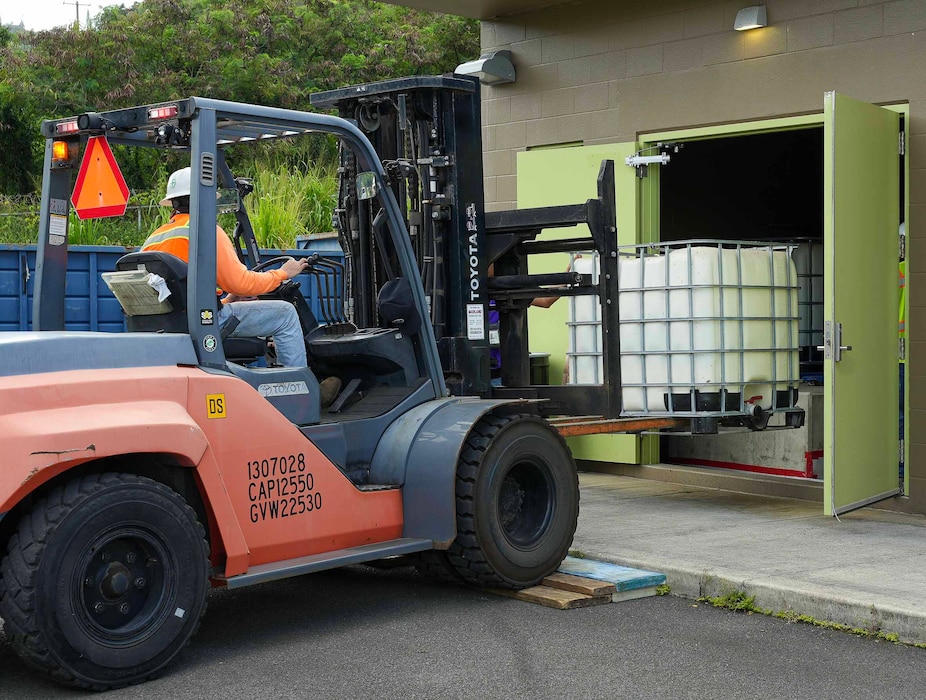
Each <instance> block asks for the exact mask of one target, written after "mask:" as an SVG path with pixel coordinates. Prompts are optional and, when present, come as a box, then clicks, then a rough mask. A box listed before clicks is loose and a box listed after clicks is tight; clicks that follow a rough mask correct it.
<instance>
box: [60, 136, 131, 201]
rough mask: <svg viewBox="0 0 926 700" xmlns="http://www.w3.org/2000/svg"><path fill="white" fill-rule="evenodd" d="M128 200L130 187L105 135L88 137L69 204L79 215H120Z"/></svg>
mask: <svg viewBox="0 0 926 700" xmlns="http://www.w3.org/2000/svg"><path fill="white" fill-rule="evenodd" d="M128 201H129V188H128V186H127V185H126V184H125V178H123V177H122V171H121V170H119V164H118V163H116V159H115V157H114V156H113V152H112V149H110V147H109V142H108V141H107V140H106V137H105V136H91V137H90V138H89V139H87V147H86V148H85V149H84V159H83V160H82V161H81V163H80V171H79V172H78V173H77V183H76V184H75V185H74V192H73V193H72V194H71V204H73V205H74V211H75V212H77V218H79V219H101V218H103V217H105V216H122V215H123V214H125V205H126V203H127V202H128Z"/></svg>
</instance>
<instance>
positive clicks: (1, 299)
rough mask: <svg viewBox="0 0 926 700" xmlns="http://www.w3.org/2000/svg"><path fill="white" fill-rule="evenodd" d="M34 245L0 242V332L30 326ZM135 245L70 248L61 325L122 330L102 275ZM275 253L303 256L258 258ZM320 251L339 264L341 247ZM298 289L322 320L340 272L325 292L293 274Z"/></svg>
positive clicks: (336, 292) (336, 295)
mask: <svg viewBox="0 0 926 700" xmlns="http://www.w3.org/2000/svg"><path fill="white" fill-rule="evenodd" d="M35 250H36V247H35V246H34V245H32V246H14V245H0V331H25V330H29V329H30V328H31V327H32V287H33V275H34V274H35ZM134 250H136V249H135V248H122V247H119V246H72V247H70V248H68V270H67V282H66V285H65V295H66V299H65V314H64V320H65V327H66V328H67V329H68V330H74V331H104V332H109V333H121V332H123V331H124V330H125V321H124V317H123V314H122V308H121V307H120V306H119V302H118V301H116V298H115V297H114V296H113V294H112V292H110V291H109V287H107V286H106V283H105V282H103V278H102V277H100V275H101V274H102V273H103V272H111V271H112V270H115V269H116V261H117V260H118V259H119V258H121V257H122V256H123V255H125V254H126V253H130V252H132V251H134ZM278 255H292V256H293V257H304V256H305V255H306V251H305V250H286V251H279V250H262V251H261V259H263V260H269V259H270V258H272V257H276V256H278ZM323 255H324V256H325V257H326V258H329V259H332V260H334V261H336V262H338V263H341V264H343V262H344V255H343V253H341V252H340V250H331V251H325V252H324V253H323ZM296 279H297V281H298V282H299V283H300V291H301V292H302V294H303V296H305V298H306V300H307V301H308V303H309V307H310V308H311V309H312V312H313V313H314V314H315V315H316V316H317V317H318V318H319V320H322V319H323V316H324V314H323V313H322V305H323V304H326V303H327V304H330V306H331V307H332V308H336V309H340V308H341V300H340V289H341V280H340V275H339V276H338V279H337V281H336V283H335V284H334V285H332V288H331V289H329V290H328V291H327V292H325V290H322V291H321V292H319V290H318V289H316V286H317V285H316V284H315V281H314V279H313V278H312V277H310V276H309V275H300V276H299V277H297V278H296Z"/></svg>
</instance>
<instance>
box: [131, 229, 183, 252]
mask: <svg viewBox="0 0 926 700" xmlns="http://www.w3.org/2000/svg"><path fill="white" fill-rule="evenodd" d="M171 238H184V239H186V240H187V241H189V240H190V229H188V228H185V227H184V228H175V229H171V230H170V231H163V232H162V233H152V234H151V235H150V236H148V238H147V239H146V240H145V242H144V244H143V245H142V247H143V248H144V247H145V246H151V245H154V244H155V243H163V242H164V241H169V240H170V239H171Z"/></svg>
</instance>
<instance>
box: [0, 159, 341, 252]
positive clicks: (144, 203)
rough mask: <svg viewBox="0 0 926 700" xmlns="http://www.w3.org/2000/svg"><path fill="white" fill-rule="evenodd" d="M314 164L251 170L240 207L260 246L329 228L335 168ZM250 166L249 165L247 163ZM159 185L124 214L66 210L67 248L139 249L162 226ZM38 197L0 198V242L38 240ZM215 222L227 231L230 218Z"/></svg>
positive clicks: (288, 242) (327, 162)
mask: <svg viewBox="0 0 926 700" xmlns="http://www.w3.org/2000/svg"><path fill="white" fill-rule="evenodd" d="M319 160H320V163H319V164H317V165H314V164H313V165H307V164H305V163H302V164H300V165H299V166H298V167H295V168H294V167H292V165H291V163H290V162H288V161H287V159H280V160H279V161H278V162H276V163H274V164H272V165H271V166H270V167H257V168H256V174H255V176H254V185H255V191H254V193H253V194H252V195H250V196H249V197H248V198H247V199H246V201H245V206H246V207H247V209H248V214H249V216H250V218H251V225H252V226H253V227H254V234H255V236H256V238H257V242H258V245H259V246H260V247H262V248H278V249H282V250H289V249H293V248H295V247H296V237H297V236H304V235H309V234H312V233H318V232H321V231H330V230H331V215H332V212H333V211H334V207H335V203H336V199H337V177H336V173H337V167H336V165H334V162H333V161H332V160H331V159H329V158H322V159H319ZM251 165H254V164H253V163H252V164H251ZM162 193H163V185H162V186H161V187H158V188H157V189H151V190H145V191H139V192H134V193H133V194H132V195H131V196H130V197H129V204H128V207H129V208H128V210H127V211H126V213H125V215H124V216H120V217H109V218H105V219H87V220H84V221H81V220H80V219H78V218H77V216H76V215H75V214H74V213H73V212H71V215H70V220H69V222H68V241H69V244H70V245H111V246H126V247H133V246H139V245H141V244H142V243H143V242H144V240H145V238H147V236H148V234H150V233H151V231H153V230H154V229H156V228H157V227H158V226H161V225H162V224H164V223H166V222H167V219H168V217H169V216H170V209H168V208H167V207H161V206H158V201H159V200H160V198H161V197H162V196H163V194H162ZM39 205H40V202H39V197H38V195H29V196H26V197H4V196H0V243H7V244H12V245H32V244H35V243H36V241H37V239H38V230H39ZM220 223H221V225H222V227H223V228H224V229H225V230H226V231H228V232H229V233H231V231H232V230H233V228H234V221H233V220H232V217H230V216H228V215H223V216H222V217H221V220H220Z"/></svg>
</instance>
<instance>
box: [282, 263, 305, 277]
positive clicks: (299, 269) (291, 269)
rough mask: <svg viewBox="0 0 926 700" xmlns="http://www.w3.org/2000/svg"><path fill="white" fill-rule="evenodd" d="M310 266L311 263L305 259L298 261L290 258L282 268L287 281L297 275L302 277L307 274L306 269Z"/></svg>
mask: <svg viewBox="0 0 926 700" xmlns="http://www.w3.org/2000/svg"><path fill="white" fill-rule="evenodd" d="M308 266H309V261H308V260H306V259H305V258H300V259H299V260H296V259H295V258H290V259H289V260H287V261H286V262H285V263H283V265H282V266H281V267H280V269H281V270H283V272H284V274H285V275H286V279H288V280H291V279H292V278H293V277H295V276H296V275H301V274H302V273H303V272H305V269H306V268H307V267H308Z"/></svg>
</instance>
